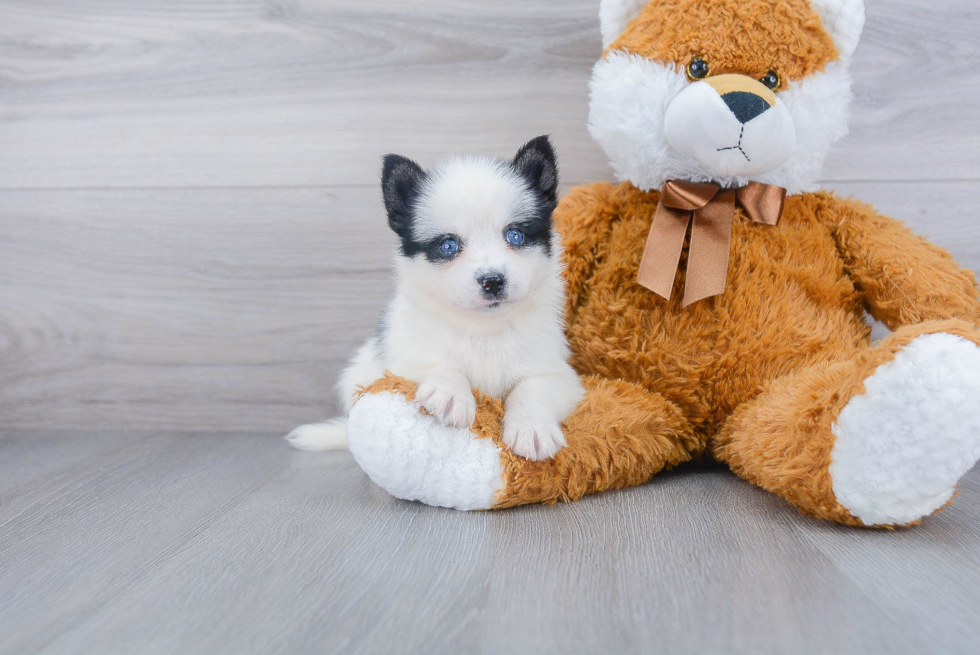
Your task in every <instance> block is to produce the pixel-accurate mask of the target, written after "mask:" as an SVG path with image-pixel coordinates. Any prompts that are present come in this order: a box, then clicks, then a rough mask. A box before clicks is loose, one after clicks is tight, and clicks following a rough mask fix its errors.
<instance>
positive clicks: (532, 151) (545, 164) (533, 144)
mask: <svg viewBox="0 0 980 655" xmlns="http://www.w3.org/2000/svg"><path fill="white" fill-rule="evenodd" d="M514 169H515V170H517V172H518V173H519V174H520V176H521V177H523V178H524V179H525V180H527V183H528V184H530V185H531V188H532V189H534V190H535V191H537V192H538V193H539V194H540V195H541V197H542V198H544V199H545V200H547V201H549V202H555V200H557V199H558V162H557V161H556V160H555V150H554V148H552V147H551V141H549V140H548V137H547V136H539V137H538V138H536V139H531V140H530V141H528V142H527V143H525V144H524V145H523V146H522V147H521V149H520V150H518V151H517V156H516V157H514Z"/></svg>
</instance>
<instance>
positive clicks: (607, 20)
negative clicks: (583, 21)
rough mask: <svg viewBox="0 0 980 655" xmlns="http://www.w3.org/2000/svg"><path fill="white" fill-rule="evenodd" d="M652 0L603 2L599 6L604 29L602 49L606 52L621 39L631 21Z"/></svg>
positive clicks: (609, 0) (610, 0) (607, 0)
mask: <svg viewBox="0 0 980 655" xmlns="http://www.w3.org/2000/svg"><path fill="white" fill-rule="evenodd" d="M649 1H650V0H602V4H600V5H599V21H600V23H601V27H602V48H603V50H605V49H606V48H608V47H609V46H611V45H612V44H613V41H615V40H616V39H618V38H619V35H620V34H622V33H623V31H624V30H625V29H626V26H627V25H629V24H630V21H631V20H633V19H634V18H636V17H637V16H639V15H640V12H641V11H642V10H643V8H644V7H645V6H646V5H647V3H648V2H649Z"/></svg>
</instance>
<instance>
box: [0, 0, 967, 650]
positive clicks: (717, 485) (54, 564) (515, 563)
mask: <svg viewBox="0 0 980 655" xmlns="http://www.w3.org/2000/svg"><path fill="white" fill-rule="evenodd" d="M598 5H599V0H499V1H495V2H479V1H469V0H427V1H426V2H422V3H409V2H404V1H403V0H303V1H302V2H298V1H295V0H143V1H141V2H133V1H132V0H45V1H44V2H39V1H38V0H0V653H2V654H3V655H7V654H9V655H29V654H32V653H49V654H54V653H58V654H72V655H74V654H75V653H96V654H98V655H103V654H105V655H112V654H115V653H119V654H125V655H133V654H139V655H144V654H149V655H152V654H154V653H180V654H193V653H201V654H202V655H215V654H221V653H234V654H236V655H239V654H247V653H262V654H267V653H285V654H288V655H293V654H301V653H317V654H320V653H333V652H339V653H383V654H385V655H389V654H396V653H424V654H426V655H429V654H433V655H435V654H438V653H452V654H458V653H488V654H490V653H507V654H508V655H511V654H514V655H516V654H520V653H545V652H560V653H563V654H572V653H610V654H619V653H633V652H637V653H640V652H642V653H671V654H674V653H691V654H697V655H703V654H715V653H719V654H721V653H745V654H747V655H758V654H764V653H792V654H794V655H796V654H802V655H809V654H813V653H833V654H835V655H841V654H847V653H861V654H868V653H888V654H889V655H893V654H901V653H953V654H959V653H963V654H967V653H969V654H971V655H976V653H980V620H978V618H977V617H978V616H980V469H975V470H974V471H973V472H972V473H971V474H969V476H968V477H967V479H966V481H965V482H964V483H963V485H962V486H961V495H960V497H959V498H958V501H957V504H956V505H955V506H954V507H953V508H952V509H950V510H949V511H946V512H944V513H942V514H941V515H939V516H937V517H934V518H932V519H931V520H930V521H929V522H927V523H926V524H925V525H923V526H920V527H917V528H914V529H910V530H902V531H898V532H892V533H887V532H868V531H855V530H847V529H842V528H839V527H835V526H831V525H826V524H823V523H820V522H817V521H812V520H809V519H807V518H805V517H802V516H800V515H799V514H797V513H796V512H795V511H794V510H792V509H790V508H789V507H787V506H786V505H785V504H783V503H782V502H780V501H779V500H777V499H775V498H773V497H772V496H770V495H767V494H766V493H764V492H762V491H760V490H758V489H755V488H752V487H751V486H749V485H747V484H744V483H742V482H740V481H738V480H737V479H735V478H734V477H732V476H731V475H730V474H728V473H726V472H722V471H686V472H680V473H673V474H669V475H663V476H658V477H657V478H656V479H655V480H654V481H653V482H652V483H650V484H648V485H646V486H644V487H642V488H638V489H633V490H629V491H626V492H622V493H610V494H604V495H601V496H597V497H594V498H591V499H587V500H584V501H582V502H580V503H577V504H574V505H569V506H557V507H529V508H522V509H517V510H512V511H507V512H502V513H493V514H461V513H456V512H452V511H447V510H441V509H433V508H428V507H423V506H420V505H416V504H409V503H404V502H400V501H396V500H393V499H392V498H390V497H388V496H387V495H386V494H384V493H383V492H382V491H381V490H379V489H378V488H376V487H375V486H374V485H373V484H372V483H370V482H369V481H368V480H367V479H366V477H365V476H364V475H363V474H362V473H361V472H360V471H359V470H358V468H357V467H356V465H355V464H354V462H353V461H352V459H351V457H350V456H349V455H348V454H339V453H337V454H327V455H319V456H318V455H309V454H303V453H298V452H294V451H291V450H289V449H288V448H287V447H286V446H285V445H284V443H283V442H282V440H281V439H280V438H279V436H278V435H281V434H283V433H285V431H287V430H288V429H290V428H291V427H293V426H295V425H297V424H299V423H303V422H307V421H310V420H315V419H319V418H322V417H324V416H327V415H330V414H331V413H332V412H333V411H335V410H336V407H335V405H334V401H333V398H332V395H331V387H332V385H333V382H334V380H335V378H336V374H337V370H338V367H339V366H340V365H341V364H342V363H343V362H344V361H345V359H346V358H347V357H349V355H350V353H351V351H352V349H353V348H354V347H355V346H356V345H357V344H358V342H359V341H361V340H362V339H363V338H364V337H365V336H366V335H367V334H369V333H370V331H371V330H372V329H373V326H374V325H375V323H376V320H377V312H378V310H379V308H380V307H381V306H382V305H383V304H384V303H385V302H386V301H387V299H388V298H389V295H390V282H389V263H390V252H391V248H392V245H393V244H392V239H391V237H390V235H389V234H388V231H387V229H386V228H385V225H384V218H383V213H382V208H381V203H380V199H379V191H378V172H379V162H380V158H381V156H382V155H383V154H384V153H386V152H389V151H396V152H402V153H404V154H406V155H409V156H412V157H415V158H417V159H419V160H420V161H422V162H423V163H424V164H426V165H428V164H431V163H433V162H434V161H436V160H437V159H439V158H441V157H443V156H445V155H447V154H450V153H455V152H479V153H487V154H493V155H499V156H505V155H508V154H510V153H512V152H513V151H514V150H515V149H516V148H517V147H518V146H519V145H520V144H521V143H522V142H524V141H525V140H527V139H529V138H531V137H534V136H537V135H539V134H543V133H550V134H551V135H552V136H553V138H554V141H555V143H556V145H557V148H558V151H559V155H560V159H561V165H562V172H563V177H564V188H565V189H567V188H568V187H569V186H571V185H573V184H577V183H582V182H591V181H597V180H603V179H609V178H610V177H611V172H610V169H609V167H608V165H607V163H606V160H605V158H604V156H603V155H602V153H601V151H600V150H599V148H598V147H597V146H596V145H595V144H594V143H593V142H592V141H591V140H590V138H589V136H588V133H587V130H586V118H587V107H588V81H589V76H590V70H591V67H592V65H593V63H594V62H595V60H596V58H597V57H598V56H599V54H600V52H601V45H600V39H599V27H598V20H597V11H598ZM867 7H868V27H867V30H866V33H865V37H864V40H863V43H862V46H861V48H860V50H859V51H858V53H857V55H856V56H855V59H854V66H853V73H854V78H855V95H856V99H855V103H854V108H853V119H852V123H851V127H852V130H851V134H850V135H849V136H848V137H847V138H846V139H845V140H844V141H843V142H842V143H841V144H840V145H839V146H838V147H837V148H836V149H835V150H834V152H833V153H832V155H831V157H830V159H829V161H828V163H827V167H826V169H825V174H824V182H825V185H826V186H827V187H830V188H833V189H836V190H837V191H839V192H840V193H842V194H844V195H851V194H853V195H855V196H857V197H859V198H862V199H864V200H867V201H869V202H872V203H874V204H875V205H876V206H877V207H878V209H880V210H881V211H883V212H884V213H887V214H890V215H893V216H896V217H898V218H902V219H905V220H907V221H908V222H909V224H910V225H911V226H912V227H913V228H914V229H916V230H917V231H918V232H920V233H922V234H925V235H927V236H929V237H930V238H931V239H932V240H934V241H936V242H937V243H939V244H941V245H943V246H945V247H947V248H949V249H950V250H951V251H952V252H953V253H954V255H955V256H956V258H957V259H958V260H959V261H960V262H961V263H962V264H963V265H965V266H967V267H970V268H973V269H974V270H980V220H978V219H977V214H978V209H977V207H978V203H977V198H978V197H980V157H978V156H977V152H978V151H980V112H978V111H977V110H976V107H977V106H978V105H980V47H978V45H977V44H978V40H977V35H978V34H980V3H977V2H976V0H946V1H944V2H941V3H936V2H929V1H928V0H867Z"/></svg>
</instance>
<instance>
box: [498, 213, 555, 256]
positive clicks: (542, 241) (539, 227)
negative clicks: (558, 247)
mask: <svg viewBox="0 0 980 655" xmlns="http://www.w3.org/2000/svg"><path fill="white" fill-rule="evenodd" d="M515 233H516V234H515ZM517 234H520V238H516V237H517ZM504 239H506V241H507V243H508V244H509V245H510V247H511V248H513V249H514V250H524V249H525V248H544V251H545V253H547V254H549V255H550V254H551V214H550V213H547V214H545V213H543V212H542V213H541V214H538V215H535V216H532V217H530V218H527V219H524V220H522V221H517V222H515V223H511V224H510V225H508V226H507V229H506V230H504Z"/></svg>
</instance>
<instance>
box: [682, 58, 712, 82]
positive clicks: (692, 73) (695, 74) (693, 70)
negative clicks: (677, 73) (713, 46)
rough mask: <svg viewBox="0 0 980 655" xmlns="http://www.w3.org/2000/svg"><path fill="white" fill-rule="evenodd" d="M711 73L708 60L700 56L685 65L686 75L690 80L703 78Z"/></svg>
mask: <svg viewBox="0 0 980 655" xmlns="http://www.w3.org/2000/svg"><path fill="white" fill-rule="evenodd" d="M710 73H711V67H710V66H708V62H706V61H705V60H704V59H701V57H695V58H694V59H692V60H691V63H690V64H688V65H687V76H688V78H690V79H692V80H703V79H704V78H706V77H708V74H710Z"/></svg>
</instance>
